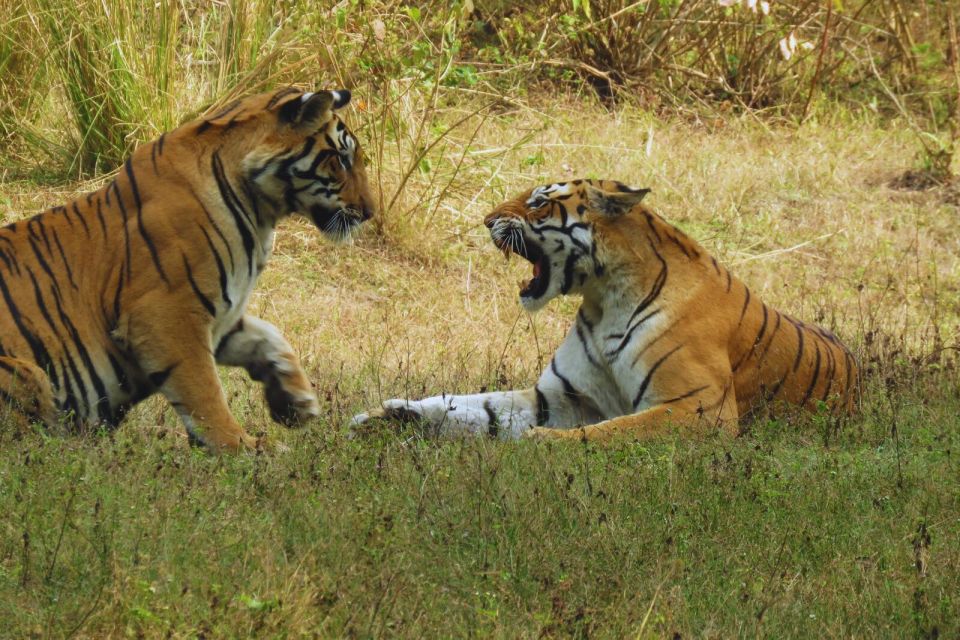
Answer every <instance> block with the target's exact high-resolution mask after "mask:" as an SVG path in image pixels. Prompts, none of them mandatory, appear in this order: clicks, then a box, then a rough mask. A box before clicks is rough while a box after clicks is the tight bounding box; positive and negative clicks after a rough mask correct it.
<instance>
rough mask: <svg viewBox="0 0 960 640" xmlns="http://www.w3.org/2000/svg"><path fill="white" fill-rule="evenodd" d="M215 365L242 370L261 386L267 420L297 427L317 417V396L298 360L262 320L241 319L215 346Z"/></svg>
mask: <svg viewBox="0 0 960 640" xmlns="http://www.w3.org/2000/svg"><path fill="white" fill-rule="evenodd" d="M216 357H217V363H218V364H222V365H227V366H234V367H243V368H244V369H246V370H247V373H249V374H250V377H251V378H253V379H254V380H256V381H258V382H262V383H263V388H264V389H263V390H264V395H265V396H266V399H267V405H268V406H269V407H270V417H271V418H273V420H274V421H275V422H278V423H280V424H282V425H284V426H287V427H297V426H300V425H302V424H303V423H305V422H307V421H308V420H310V419H312V418H315V417H317V416H318V415H319V414H320V405H319V403H318V402H317V394H316V393H315V392H314V390H313V385H312V384H310V379H309V378H307V374H306V373H304V371H303V368H302V367H301V366H300V359H299V358H297V355H296V354H295V353H294V352H293V347H291V346H290V343H289V342H287V340H286V339H285V338H284V337H283V335H282V334H281V333H280V330H279V329H277V328H276V327H275V326H274V325H272V324H270V323H269V322H267V321H265V320H261V319H260V318H256V317H254V316H244V317H243V318H242V319H241V320H240V321H239V322H238V323H237V324H236V326H235V327H234V328H233V330H231V331H230V332H229V333H227V335H225V336H224V337H223V339H222V340H221V341H220V344H219V346H218V347H217V353H216Z"/></svg>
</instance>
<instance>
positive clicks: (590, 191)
mask: <svg viewBox="0 0 960 640" xmlns="http://www.w3.org/2000/svg"><path fill="white" fill-rule="evenodd" d="M616 189H617V190H616V191H604V190H602V189H597V188H596V187H594V186H591V185H587V201H588V202H589V203H590V208H591V209H593V210H594V211H596V212H598V213H602V214H603V215H606V216H611V217H617V216H622V215H623V214H625V213H627V212H628V211H630V210H631V209H633V208H634V207H635V206H636V205H638V204H640V201H641V200H643V198H644V196H646V195H647V194H648V193H650V189H641V188H637V187H628V186H627V185H625V184H620V183H617V187H616Z"/></svg>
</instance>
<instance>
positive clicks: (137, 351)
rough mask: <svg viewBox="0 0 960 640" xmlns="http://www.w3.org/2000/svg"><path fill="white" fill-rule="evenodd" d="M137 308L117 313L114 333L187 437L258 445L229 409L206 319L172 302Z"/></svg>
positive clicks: (234, 446)
mask: <svg viewBox="0 0 960 640" xmlns="http://www.w3.org/2000/svg"><path fill="white" fill-rule="evenodd" d="M143 309H144V310H145V311H144V312H141V313H138V312H136V311H134V312H132V313H131V314H130V315H129V316H127V317H126V318H123V319H122V320H121V322H120V323H118V327H117V329H116V330H115V331H114V334H113V335H114V338H115V339H116V340H117V341H118V342H119V343H120V344H121V345H123V346H124V347H126V348H128V349H129V350H130V351H131V352H132V353H133V355H134V356H135V358H136V361H137V364H138V365H139V367H140V368H141V369H142V370H143V372H144V373H145V374H146V377H147V379H148V380H149V381H150V384H151V385H152V387H153V388H154V389H155V390H157V391H159V392H160V393H162V394H163V395H164V397H166V399H167V400H168V401H169V402H170V404H171V405H172V406H173V408H174V409H175V410H176V412H177V415H179V416H180V420H181V421H182V422H183V424H184V427H186V430H187V434H188V435H189V437H190V439H191V441H193V442H197V443H200V444H203V445H206V446H207V447H209V448H210V449H211V450H212V451H214V452H217V453H220V452H236V451H239V450H241V449H256V448H258V446H259V441H258V439H257V438H254V437H253V436H251V435H250V434H248V433H247V432H246V431H245V430H244V428H243V427H242V426H240V423H238V422H237V420H236V419H235V418H234V417H233V415H232V414H231V413H230V407H229V406H228V405H227V399H226V396H225V395H224V393H223V387H222V386H221V385H220V378H219V377H218V376H217V365H216V362H215V361H214V358H213V355H212V353H211V352H212V349H211V346H210V329H209V324H208V322H206V318H205V317H203V316H202V315H200V314H198V313H192V312H191V311H185V310H182V309H178V308H177V306H176V305H173V304H170V305H165V306H164V305H162V304H145V305H144V306H143Z"/></svg>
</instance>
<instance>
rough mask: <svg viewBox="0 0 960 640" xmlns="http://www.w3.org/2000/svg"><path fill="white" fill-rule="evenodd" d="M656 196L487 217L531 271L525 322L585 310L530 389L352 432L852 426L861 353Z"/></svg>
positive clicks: (601, 197) (592, 189) (401, 404)
mask: <svg viewBox="0 0 960 640" xmlns="http://www.w3.org/2000/svg"><path fill="white" fill-rule="evenodd" d="M648 191H649V190H648V189H635V188H631V187H628V186H625V185H623V184H621V183H619V182H615V181H611V180H574V181H572V182H565V183H557V184H551V185H547V186H542V187H537V188H535V189H532V190H530V191H527V192H525V193H523V194H521V195H520V196H519V197H517V198H516V199H514V200H509V201H507V202H504V203H503V204H501V205H500V206H498V207H497V208H496V209H495V210H494V211H493V213H491V214H490V215H488V216H487V217H486V219H485V221H484V222H485V224H486V226H487V227H488V228H489V229H490V235H491V237H492V238H493V242H494V244H496V246H497V247H498V248H500V249H501V250H503V251H504V252H505V253H507V254H509V253H515V254H517V255H519V256H522V257H523V258H525V259H526V260H528V261H529V262H530V263H531V264H532V265H533V279H531V280H530V281H529V283H527V284H526V285H525V286H524V287H523V289H522V290H521V291H520V301H521V304H522V305H523V306H524V307H525V308H526V309H527V310H529V311H535V310H538V309H540V308H542V307H543V306H544V305H545V304H546V303H547V302H548V301H550V300H551V299H552V298H554V297H556V296H558V295H561V294H564V295H566V294H580V295H581V296H582V297H583V304H582V305H581V307H580V310H579V311H578V313H577V318H576V322H575V323H574V325H573V328H572V329H571V330H570V332H569V333H568V335H567V337H566V339H565V340H564V341H563V343H562V344H561V345H560V348H559V349H558V350H557V353H556V354H555V355H554V357H553V359H552V360H551V362H550V366H549V367H547V369H546V371H544V372H543V374H542V375H541V376H540V379H539V381H538V382H537V383H536V384H535V385H534V387H533V388H532V389H523V390H518V391H503V392H493V393H482V394H475V395H465V396H454V395H446V394H444V395H441V396H437V397H433V398H427V399H425V400H418V401H409V400H400V399H398V400H390V401H388V402H385V403H384V404H383V406H382V407H381V408H380V409H377V410H375V411H372V412H370V413H368V414H367V413H365V414H360V415H358V416H356V417H355V418H354V420H353V424H354V425H355V426H356V425H359V424H361V423H364V422H366V421H367V420H369V419H371V418H386V419H394V420H396V419H400V420H408V419H418V420H423V421H426V422H427V423H429V424H430V425H431V426H432V427H433V429H434V430H436V431H438V432H439V433H446V434H462V433H474V434H486V435H490V436H493V437H501V438H518V437H522V436H529V437H542V438H575V439H581V438H582V439H586V440H607V439H610V438H613V437H615V436H620V435H623V436H630V437H636V438H645V437H652V436H657V435H660V434H664V433H668V432H670V430H672V429H675V428H679V429H681V430H683V431H685V432H691V433H693V432H695V433H706V432H709V431H711V430H717V429H719V430H721V431H724V432H727V433H731V434H735V433H737V430H738V423H739V420H740V419H741V418H742V417H744V416H745V415H747V414H748V413H749V412H750V411H751V410H752V409H754V408H756V407H757V406H758V405H761V404H763V403H768V402H773V401H787V402H789V403H793V404H796V405H800V406H803V407H806V408H808V409H814V408H815V407H816V406H817V404H818V403H820V402H824V403H826V404H827V405H828V406H829V407H830V408H831V409H833V410H834V411H837V412H840V413H852V412H853V411H854V409H855V399H856V398H857V388H858V377H859V376H858V369H857V364H856V362H855V360H854V357H853V355H852V354H851V353H850V350H849V349H847V348H846V347H845V346H844V345H843V344H842V343H841V342H840V341H839V340H838V339H837V338H836V337H835V336H834V335H833V334H832V333H831V332H829V331H827V330H826V329H822V328H820V327H816V326H813V325H810V324H807V323H804V322H801V321H799V320H795V319H794V318H791V317H790V316H788V315H786V314H783V313H780V312H779V311H777V310H776V309H772V308H771V307H768V306H767V305H766V304H764V303H763V302H762V301H761V300H760V299H759V298H758V297H757V296H755V295H752V294H751V293H750V289H748V288H747V287H746V285H744V284H743V282H741V281H740V280H738V279H737V278H735V277H734V276H732V275H731V274H730V272H729V271H728V270H727V269H726V268H724V267H723V266H721V265H720V264H719V263H718V262H717V261H716V259H714V258H712V257H711V256H710V255H709V254H708V253H707V252H706V251H705V250H704V249H703V247H701V246H700V245H699V244H698V243H697V242H695V241H694V240H692V239H691V238H689V237H688V236H687V235H686V234H684V233H683V232H682V231H680V230H679V229H677V228H676V227H674V226H672V225H670V224H668V223H667V222H665V221H664V220H663V219H662V218H660V217H659V216H658V215H656V214H654V213H653V212H651V211H650V210H649V209H647V208H646V207H644V206H642V205H641V204H640V201H641V200H642V199H643V197H644V196H645V195H646V194H647V192H648ZM581 425H584V426H581ZM575 427H578V428H575Z"/></svg>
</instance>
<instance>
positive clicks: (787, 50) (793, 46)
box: [780, 31, 797, 60]
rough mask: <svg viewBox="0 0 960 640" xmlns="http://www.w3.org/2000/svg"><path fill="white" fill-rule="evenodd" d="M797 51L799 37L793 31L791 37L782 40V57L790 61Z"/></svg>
mask: <svg viewBox="0 0 960 640" xmlns="http://www.w3.org/2000/svg"><path fill="white" fill-rule="evenodd" d="M796 51H797V36H796V34H795V33H794V32H793V31H791V32H790V35H789V36H787V37H786V38H782V39H781V40H780V55H782V56H783V59H784V60H789V59H790V58H792V57H793V54H794V53H796Z"/></svg>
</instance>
